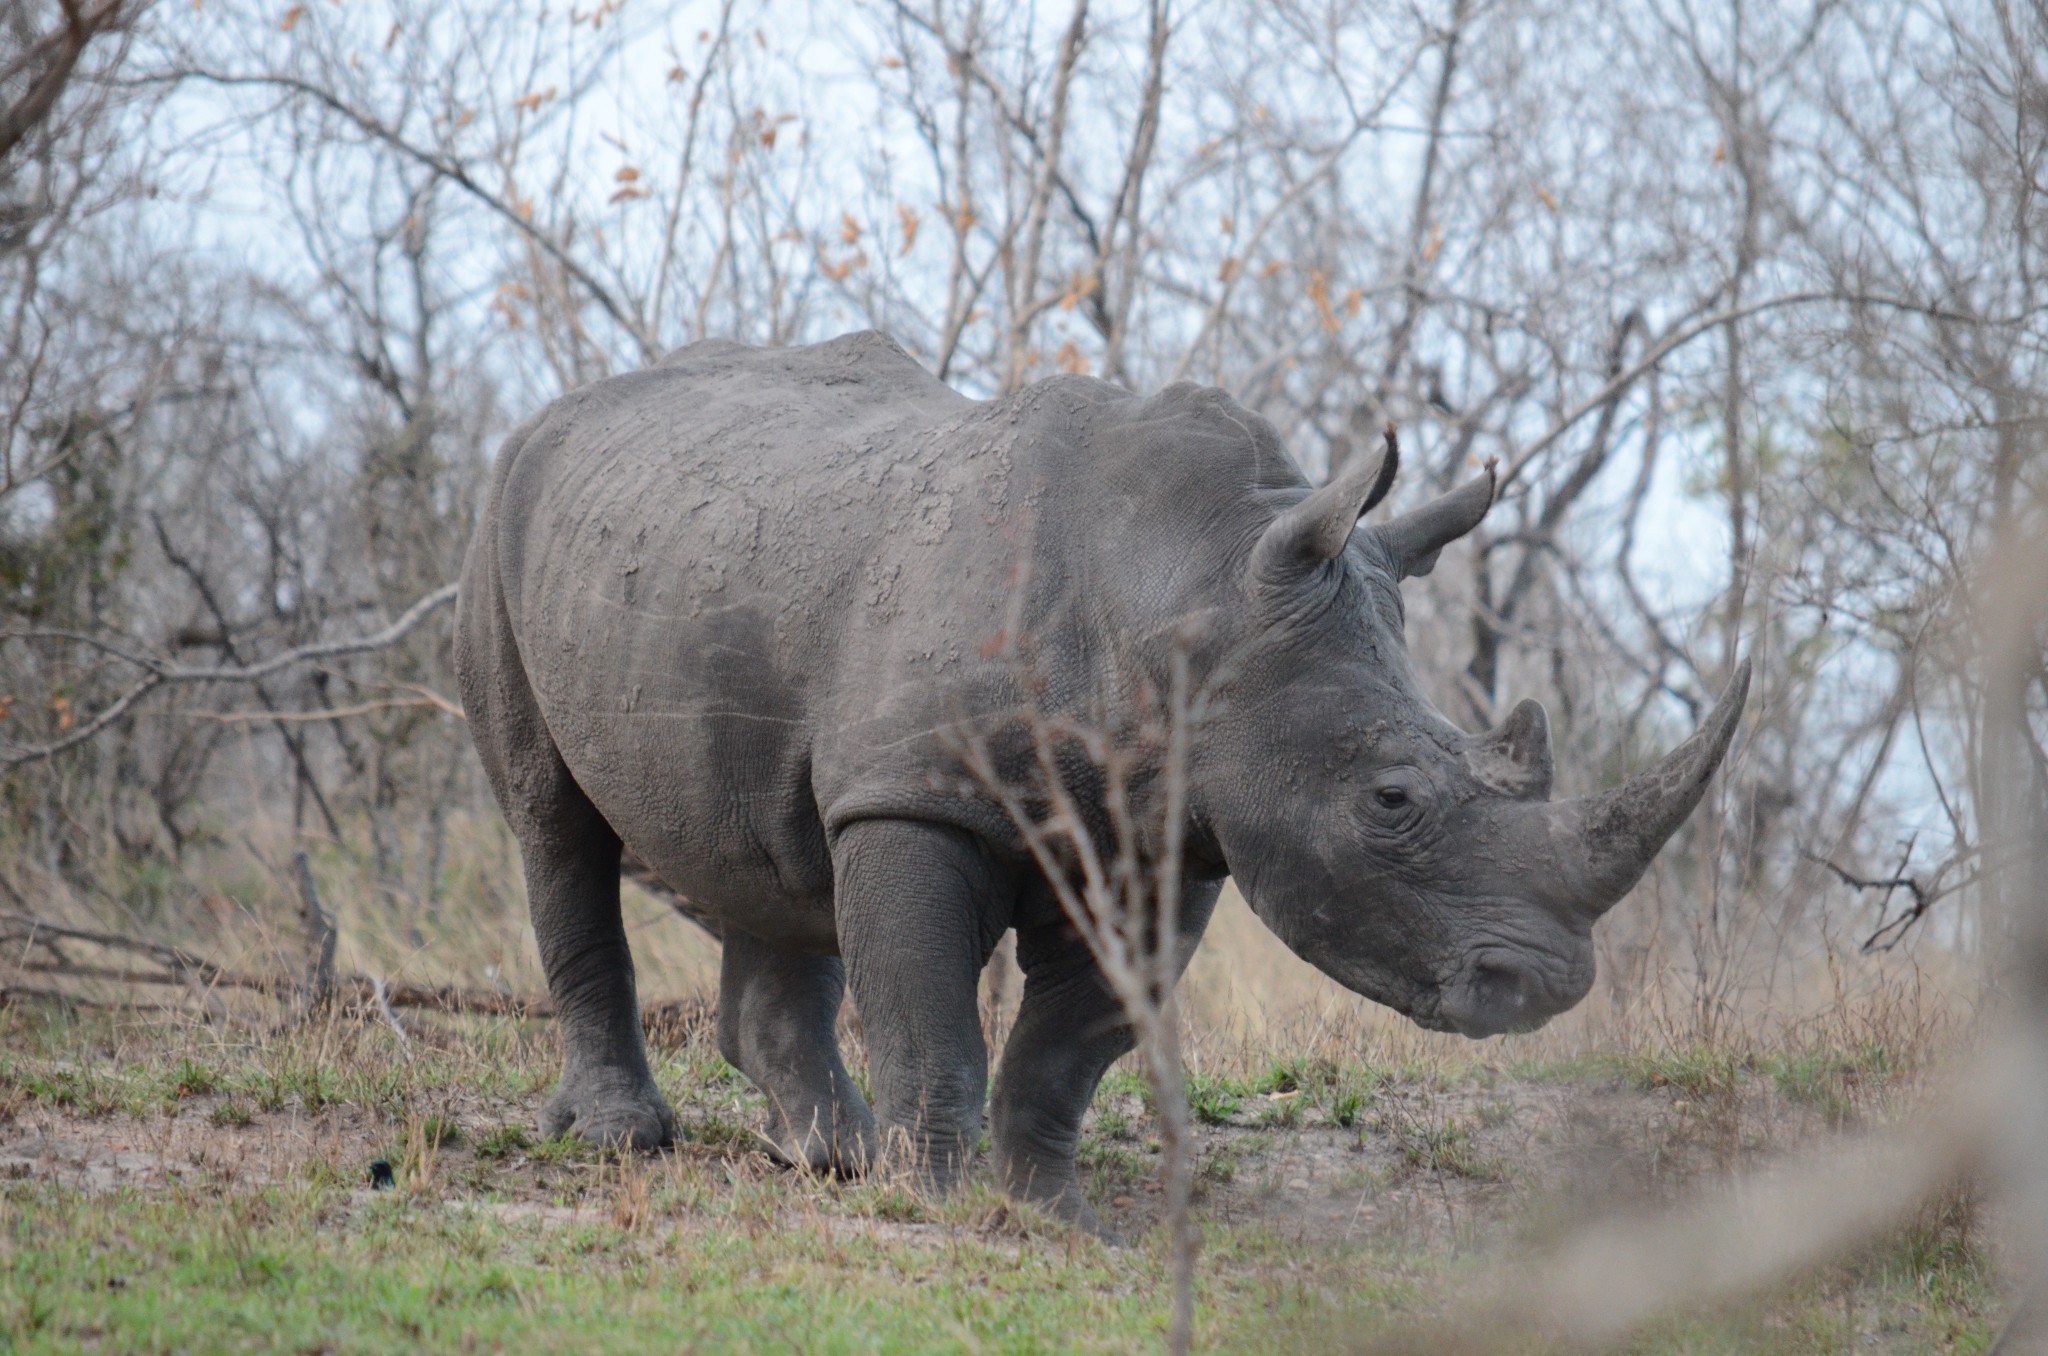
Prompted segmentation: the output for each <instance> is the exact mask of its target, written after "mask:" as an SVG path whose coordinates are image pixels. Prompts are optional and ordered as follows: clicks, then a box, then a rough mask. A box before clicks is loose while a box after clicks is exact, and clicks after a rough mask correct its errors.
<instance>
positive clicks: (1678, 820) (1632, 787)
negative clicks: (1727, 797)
mask: <svg viewBox="0 0 2048 1356" xmlns="http://www.w3.org/2000/svg"><path fill="white" fill-rule="evenodd" d="M1748 697H1749V661H1748V660H1747V659H1745V660H1743V661H1742V663H1740V664H1739V665H1737V666H1736V669H1735V676H1734V677H1733V678H1731V679H1730V680H1729V682H1728V688H1727V690H1726V691H1724V692H1723V693H1722V694H1721V700H1719V701H1717V702H1715V703H1714V709H1713V710H1712V711H1710V712H1708V713H1707V718H1706V720H1705V721H1703V722H1702V723H1701V724H1700V727H1699V729H1697V730H1695V731H1693V733H1692V737H1691V738H1690V739H1687V740H1686V741H1685V742H1684V743H1683V744H1680V745H1679V746H1678V747H1677V748H1675V749H1673V750H1672V751H1671V752H1670V753H1669V754H1667V755H1665V757H1664V759H1663V760H1662V761H1661V762H1659V763H1658V764H1657V766H1655V767H1653V768H1650V769H1649V770H1648V771H1645V772H1640V773H1637V774H1636V775H1635V776H1633V777H1631V778H1629V779H1628V780H1627V781H1625V782H1623V783H1622V784H1621V785H1620V786H1617V787H1615V788H1614V789H1613V790H1612V791H1607V792H1604V793H1602V794H1600V795H1597V796H1589V797H1587V798H1586V799H1584V800H1576V801H1567V802H1565V803H1563V804H1561V805H1556V806H1553V807H1549V808H1550V809H1551V810H1553V811H1555V812H1557V813H1558V814H1559V815H1560V818H1561V823H1560V825H1559V827H1560V828H1561V829H1563V830H1564V833H1563V834H1561V835H1560V837H1564V838H1565V839H1566V841H1567V842H1569V841H1570V840H1571V839H1576V840H1577V843H1576V846H1577V850H1578V852H1580V853H1583V857H1582V859H1581V860H1582V861H1583V863H1584V874H1583V875H1582V876H1581V879H1580V887H1581V888H1580V890H1579V891H1578V892H1577V893H1579V896H1580V899H1579V903H1580V905H1581V907H1583V908H1586V909H1588V910H1589V911H1590V912H1592V913H1594V914H1596V915H1597V914H1601V913H1605V912H1606V911H1607V910H1608V909H1610V908H1612V907H1614V905H1615V903H1616V902H1617V901H1618V900H1620V898H1621V897H1622V896H1623V895H1625V894H1627V893H1628V892H1629V890H1630V888H1631V887H1633V886H1634V885H1635V883H1636V882H1637V881H1639V880H1641V879H1642V877H1643V873H1644V872H1645V871H1647V870H1649V869H1650V862H1651V861H1652V860H1653V859H1654V858H1655V857H1656V855H1657V851H1658V849H1660V848H1662V847H1663V846H1664V840H1665V839H1667V838H1669V837H1670V836H1671V835H1672V834H1673V833H1675V832H1676V831H1677V829H1678V826H1679V825H1680V824H1683V823H1684V822H1685V817H1686V816H1687V815H1689V814H1691V813H1692V811H1693V807H1694V806H1695V805H1698V804H1699V803H1700V797H1701V796H1702V795H1704V794H1705V793H1706V789H1707V782H1708V781H1709V780H1710V779H1711V778H1712V777H1713V775H1714V769H1715V768H1717V767H1719V766H1720V765H1721V758H1722V756H1723V755H1725V754H1726V753H1727V752H1728V741H1729V740H1730V739H1732V738H1734V736H1735V723H1736V721H1737V719H1738V718H1740V717H1741V715H1742V706H1743V703H1744V702H1745V701H1746V700H1748ZM1570 850H1571V849H1570V848H1567V851H1570Z"/></svg>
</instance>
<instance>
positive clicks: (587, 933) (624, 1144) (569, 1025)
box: [520, 791, 675, 1149]
mask: <svg viewBox="0 0 2048 1356" xmlns="http://www.w3.org/2000/svg"><path fill="white" fill-rule="evenodd" d="M576 799H577V800H583V797H582V794H581V792H580V791H579V792H578V793H577V795H576ZM564 808H565V810H566V813H565V814H564V815H563V819H564V820H567V821H570V822H569V823H564V824H563V825H562V827H564V828H570V827H571V826H572V825H573V831H572V832H569V833H555V832H541V833H535V834H531V835H522V837H521V842H520V849H521V855H522V856H523V857H524V858H525V862H526V894H527V901H528V904H529V906H530V908H531V910H532V914H533V935H534V938H535V940H536V941H538V942H539V944H540V959H541V966H542V968H543V969H544V970H545V971H546V972H547V977H548V993H549V995H550V996H551V997H552V998H553V999H554V1004H555V1024H556V1026H557V1027H558V1028H559V1029H560V1030H561V1033H562V1052H563V1056H564V1061H563V1069H562V1082H561V1086H560V1087H559V1088H558V1089H557V1090H556V1092H555V1095H554V1096H553V1097H552V1098H550V1099H549V1101H548V1104H547V1106H546V1107H545V1108H543V1109H542V1111H541V1117H540V1128H541V1133H542V1134H544V1135H547V1136H549V1137H551V1138H552V1137H553V1136H556V1135H564V1134H572V1135H575V1136H577V1137H578V1138H579V1139H584V1140H587V1141H589V1142H591V1143H593V1144H608V1145H613V1146H616V1147H618V1148H625V1149H653V1148H657V1147H659V1146H661V1145H663V1144H667V1143H669V1142H670V1140H671V1139H673V1138H674V1133H675V1114H674V1113H673V1112H672V1111H670V1110H669V1106H668V1103H667V1101H666V1100H664V1099H663V1097H662V1095H661V1091H660V1089H658V1088H657V1087H655V1084H654V1074H653V1072H652V1071H651V1070H650V1069H649V1068H648V1064H647V1045H646V1038H645V1036H644V1034H643V1032H642V1030H641V1026H640V1002H639V998H638V996H637V994H636V992H635V989H634V984H633V953H632V951H631V949H630V948H629V947H628V946H627V943H626V930H625V927H624V925H623V922H622V920H621V918H620V916H619V840H618V837H617V836H616V835H615V834H613V833H612V831H611V828H610V826H609V825H607V824H605V822H604V820H603V819H602V818H601V817H600V816H599V815H598V813H597V811H596V810H595V809H594V808H591V807H590V804H589V802H588V801H587V800H583V805H582V807H581V811H580V812H579V811H578V809H577V807H575V806H573V805H571V806H568V807H564ZM576 821H580V822H576Z"/></svg>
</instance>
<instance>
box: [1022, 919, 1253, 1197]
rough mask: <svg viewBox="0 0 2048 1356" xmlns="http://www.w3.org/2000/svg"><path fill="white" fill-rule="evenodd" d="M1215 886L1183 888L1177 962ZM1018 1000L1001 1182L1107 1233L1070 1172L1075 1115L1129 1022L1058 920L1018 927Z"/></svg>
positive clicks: (1076, 1135) (1123, 1049) (1200, 925)
mask: <svg viewBox="0 0 2048 1356" xmlns="http://www.w3.org/2000/svg"><path fill="white" fill-rule="evenodd" d="M1221 888H1222V887H1221V886H1220V885H1219V884H1217V883H1215V882H1209V881H1202V882H1193V883H1190V884H1189V885H1188V887H1187V888H1186V890H1185V891H1184V892H1183V897H1182V902H1181V917H1180V934H1181V947H1180V966H1181V968H1182V969H1186V968H1187V963H1188V960H1189V958H1191V957H1192V956H1193V955H1194V954H1195V946H1196V945H1197V944H1198V943H1199V942H1200V941H1201V939H1202V931H1203V929H1205V928H1207V927H1208V926H1209V915H1210V913H1211V912H1213V911H1214V910H1215V907H1216V897H1217V895H1218V893H1219V892H1220V891H1221ZM1017 964H1018V967H1019V968H1020V969H1021V970H1023V972H1024V1000H1023V1002H1022V1003H1021V1004H1020V1005H1019V1007H1018V1009H1017V1024H1016V1025H1015V1026H1013V1027H1012V1028H1010V1039H1009V1041H1008V1043H1007V1044H1005V1045H1004V1046H1003V1062H1002V1067H1001V1068H1000V1069H999V1070H998V1071H997V1074H996V1095H995V1105H994V1122H995V1123H994V1125H993V1127H992V1131H993V1134H992V1139H993V1140H994V1147H995V1155H996V1165H997V1170H998V1171H999V1172H1000V1173H1001V1174H1002V1181H1003V1189H1004V1190H1005V1191H1007V1192H1008V1193H1009V1194H1010V1195H1011V1196H1014V1197H1016V1198H1017V1199H1019V1200H1025V1201H1030V1202H1031V1203H1033V1204H1034V1205H1037V1206H1039V1207H1040V1208H1041V1209H1044V1210H1048V1211H1050V1212H1051V1213H1052V1214H1054V1215H1056V1216H1058V1217H1059V1218H1061V1219H1065V1220H1068V1221H1070V1222H1072V1223H1074V1224H1078V1225H1080V1226H1081V1227H1082V1228H1084V1229H1089V1230H1092V1231H1094V1232H1096V1233H1102V1232H1104V1230H1103V1228H1102V1224H1101V1221H1100V1220H1098V1219H1097V1218H1096V1215H1095V1210H1094V1207H1092V1206H1090V1205H1089V1204H1088V1198H1087V1197H1086V1196H1084V1195H1083V1194H1082V1191H1081V1182H1080V1178H1079V1177H1078V1175H1077V1174H1076V1173H1075V1170H1074V1151H1075V1149H1077V1148H1078V1147H1079V1145H1080V1142H1081V1118H1082V1117H1083V1116H1084V1115H1085V1114H1086V1113H1087V1111H1088V1105H1089V1103H1090V1102H1092V1101H1093V1100H1094V1099H1095V1085H1096V1084H1097V1083H1100V1082H1101V1081H1102V1075H1103V1074H1104V1073H1106V1072H1108V1070H1109V1066H1110V1065H1111V1064H1114V1063H1115V1062H1116V1061H1117V1060H1118V1059H1119V1058H1121V1057H1122V1056H1123V1055H1125V1054H1127V1053H1128V1052H1129V1051H1130V1049H1131V1044H1132V1037H1131V1028H1130V1023H1129V1022H1128V1021H1127V1020H1126V1018H1125V1017H1124V1013H1123V1006H1122V1005H1121V1004H1120V1003H1118V1002H1117V999H1116V994H1115V993H1114V992H1113V991H1111V989H1110V987H1109V985H1108V983H1107V982H1106V981H1105V980H1104V979H1103V977H1102V971H1101V970H1100V969H1099V968H1098V967H1097V966H1096V963H1095V957H1094V956H1093V955H1092V954H1090V952H1089V950H1088V947H1087V944H1086V943H1084V942H1083V941H1082V940H1081V939H1080V937H1079V936H1078V935H1077V934H1076V933H1075V932H1074V930H1073V929H1072V928H1071V927H1070V926H1068V925H1067V924H1066V923H1065V922H1064V921H1061V922H1058V923H1053V924H1049V925H1047V926H1045V927H1038V928H1029V929H1019V930H1018V933H1017Z"/></svg>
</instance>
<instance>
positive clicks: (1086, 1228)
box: [1003, 1160, 1124, 1247]
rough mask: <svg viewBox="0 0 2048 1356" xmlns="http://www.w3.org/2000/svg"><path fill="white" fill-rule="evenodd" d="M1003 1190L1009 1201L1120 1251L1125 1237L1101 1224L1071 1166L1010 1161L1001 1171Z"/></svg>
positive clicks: (1100, 1219) (1099, 1217) (1100, 1218)
mask: <svg viewBox="0 0 2048 1356" xmlns="http://www.w3.org/2000/svg"><path fill="white" fill-rule="evenodd" d="M1003 1190H1004V1192H1005V1193H1006V1194H1007V1195H1008V1196H1009V1197H1010V1199H1011V1200H1014V1201H1021V1202H1022V1203H1023V1204H1025V1205H1028V1206H1030V1207H1031V1208H1032V1209H1034V1210H1038V1211H1042V1212H1043V1213H1045V1214H1047V1215H1050V1216H1051V1217H1052V1218H1054V1219H1056V1220H1058V1221H1059V1222H1060V1223H1062V1224H1070V1225H1072V1226H1073V1227H1074V1228H1076V1229H1079V1230H1080V1231H1081V1232H1082V1233H1086V1234H1093V1235H1095V1237H1097V1238H1099V1239H1101V1240H1102V1241H1103V1242H1104V1243H1107V1244H1110V1245H1111V1246H1113V1247H1121V1246H1122V1245H1123V1242H1124V1236H1123V1235H1122V1234H1120V1233H1118V1232H1117V1231H1116V1230H1114V1229H1112V1228H1110V1227H1109V1226H1108V1225H1106V1224H1104V1223H1103V1222H1102V1217H1101V1216H1100V1215H1098V1214H1096V1213H1095V1207H1094V1206H1092V1205H1090V1204H1089V1203H1088V1197H1087V1196H1086V1195H1085V1194H1083V1193H1082V1191H1081V1182H1080V1179H1079V1178H1078V1177H1076V1176H1075V1175H1074V1169H1073V1167H1072V1165H1071V1164H1069V1165H1067V1166H1066V1167H1065V1168H1064V1170H1062V1169H1061V1168H1060V1167H1058V1166H1054V1167H1047V1166H1046V1165H1045V1164H1042V1163H1032V1162H1025V1161H1017V1160H1013V1161H1012V1162H1010V1163H1009V1165H1008V1166H1007V1167H1005V1169H1004V1170H1003Z"/></svg>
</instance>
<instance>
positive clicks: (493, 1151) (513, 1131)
mask: <svg viewBox="0 0 2048 1356" xmlns="http://www.w3.org/2000/svg"><path fill="white" fill-rule="evenodd" d="M532 1147H533V1139H532V1137H531V1136H529V1135H528V1134H527V1133H526V1127H525V1126H523V1125H516V1124H506V1125H499V1126H493V1127H492V1128H491V1129H489V1130H487V1131H485V1132H484V1135H483V1138H481V1139H479V1140H478V1141H477V1142H476V1155H477V1157H478V1158H510V1157H511V1156H512V1155H513V1154H516V1153H522V1152H524V1151H525V1150H527V1149H531V1148H532Z"/></svg>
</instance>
